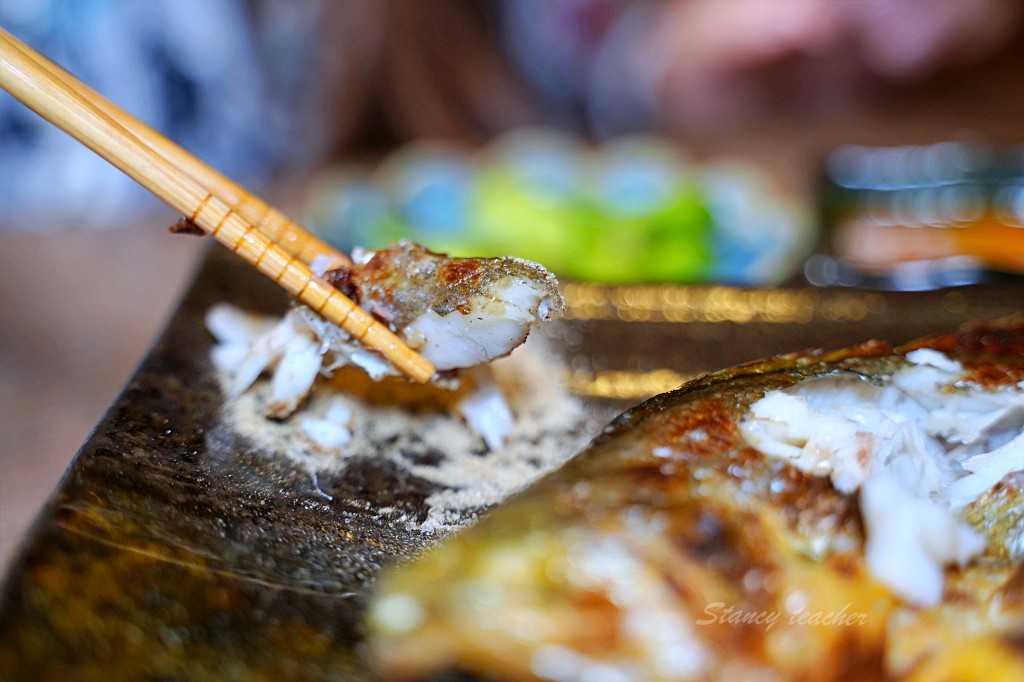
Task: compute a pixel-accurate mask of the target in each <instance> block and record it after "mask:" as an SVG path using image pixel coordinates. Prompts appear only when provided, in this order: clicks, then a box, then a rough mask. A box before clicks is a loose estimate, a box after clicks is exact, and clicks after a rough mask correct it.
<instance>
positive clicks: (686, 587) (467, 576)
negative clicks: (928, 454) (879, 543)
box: [367, 320, 1024, 682]
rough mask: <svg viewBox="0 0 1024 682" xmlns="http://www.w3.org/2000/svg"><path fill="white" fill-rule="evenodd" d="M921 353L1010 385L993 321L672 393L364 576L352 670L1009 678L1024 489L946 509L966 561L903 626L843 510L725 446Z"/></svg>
mask: <svg viewBox="0 0 1024 682" xmlns="http://www.w3.org/2000/svg"><path fill="white" fill-rule="evenodd" d="M923 347H928V348H934V349H937V350H940V351H942V352H944V353H946V354H947V355H949V356H950V357H952V358H954V359H956V360H959V361H960V362H962V363H963V364H964V366H965V368H966V369H967V372H968V379H969V380H972V381H976V382H978V383H981V384H983V385H986V386H991V387H995V386H1004V385H1010V384H1016V383H1017V382H1020V381H1021V380H1022V379H1024V321H1021V320H1014V321H1009V322H1006V323H1003V324H983V323H979V324H976V325H972V326H968V327H965V328H964V329H962V330H959V331H958V332H956V333H954V334H949V335H944V336H937V337H932V338H929V339H924V340H922V341H918V342H914V343H912V344H907V345H906V346H903V347H900V348H896V349H893V348H891V347H890V346H888V345H886V344H883V343H878V342H873V343H869V344H865V345H863V346H859V347H855V348H852V349H846V350H843V351H838V352H833V353H818V352H807V353H799V354H793V355H788V356H784V357H780V358H775V359H772V360H768V361H764V362H760V363H754V364H750V365H746V366H742V367H738V368H734V369H731V370H726V371H724V372H719V373H716V374H712V375H708V376H705V377H702V378H699V379H697V380H694V381H692V382H690V383H688V384H686V385H684V386H683V387H681V388H680V389H677V390H675V391H672V392H670V393H667V394H664V395H661V396H658V397H656V398H654V399H652V400H650V401H648V402H646V403H644V404H643V405H641V406H639V407H637V408H635V409H633V410H631V411H629V412H627V413H625V414H624V415H622V416H621V417H620V418H618V419H617V420H616V421H615V422H613V424H612V425H611V426H610V427H609V428H608V429H607V430H606V432H605V433H604V434H602V436H600V437H599V438H598V439H596V440H595V442H594V443H593V444H592V445H591V446H590V447H589V448H588V449H587V450H585V451H584V452H582V453H581V454H580V455H578V456H577V457H575V458H574V459H573V460H571V461H570V462H569V463H568V464H567V465H566V466H565V467H563V468H562V469H561V470H559V471H557V472H555V473H553V474H552V475H550V476H548V477H547V478H545V479H543V480H542V481H540V482H539V483H538V484H537V485H535V486H533V487H532V488H530V489H529V490H528V491H525V492H524V493H523V494H521V495H519V496H518V497H517V498H515V499H514V500H513V501H511V502H510V503H508V504H506V505H505V506H503V507H501V508H499V509H497V510H495V511H494V512H492V513H491V514H489V515H488V516H486V517H485V518H484V519H483V520H482V521H481V522H480V523H479V524H477V525H476V526H474V527H473V528H471V529H469V530H468V531H466V532H465V533H463V534H461V535H460V536H458V537H456V538H455V539H454V540H452V541H450V542H448V543H447V544H445V545H443V546H441V547H439V548H438V549H436V550H434V551H432V552H429V553H427V554H426V555H424V556H423V557H422V558H420V559H419V560H417V561H415V562H414V563H412V564H410V565H408V566H405V567H399V568H398V569H397V570H394V571H392V572H390V573H389V574H387V575H385V576H384V577H383V578H382V580H381V582H380V583H379V586H378V591H377V593H376V596H375V598H374V600H373V602H372V603H371V605H370V609H369V612H368V628H369V632H370V637H369V640H368V645H367V651H368V655H369V656H370V658H371V660H373V661H374V664H375V665H376V666H377V669H378V670H380V671H381V674H382V675H383V676H384V677H386V678H387V679H397V678H402V677H406V678H412V679H415V678H417V677H421V676H424V675H428V674H432V673H436V672H437V671H441V670H447V669H457V670H468V671H471V672H474V673H476V674H478V675H480V676H482V677H483V678H485V679H498V680H505V679H509V680H523V679H527V680H528V679H538V680H546V679H553V680H580V679H610V680H619V679H623V680H624V679H636V680H652V681H655V682H656V681H660V680H686V679H708V680H718V679H722V680H725V679H730V680H731V679H744V678H749V679H754V678H756V679H787V680H788V679H795V680H803V679H807V680H811V679H814V680H879V679H901V680H937V679H943V680H947V679H954V680H967V679H985V680H999V679H1005V680H1011V679H1013V680H1017V679H1024V645H1022V644H1021V642H1022V641H1024V564H1022V559H1024V556H1022V555H1024V542H1022V541H1021V533H1022V531H1021V526H1022V523H1021V519H1022V518H1024V493H1022V488H1024V475H1019V474H1013V475H1010V476H1007V477H1006V478H1005V479H1004V480H1003V481H1002V482H1001V483H999V484H998V485H997V486H996V487H995V488H993V489H992V490H991V491H989V492H988V493H986V494H984V495H983V496H982V497H981V498H979V499H978V500H977V501H976V502H974V503H972V504H971V505H970V506H969V507H967V509H966V510H965V512H964V517H965V518H966V519H967V520H968V521H969V522H970V523H971V524H972V525H973V526H974V527H975V528H976V529H977V530H979V531H980V532H982V533H983V534H984V535H985V536H986V538H987V541H988V544H987V546H986V550H985V553H984V555H982V556H981V557H980V558H978V559H976V560H975V561H974V562H972V563H971V564H970V565H969V566H967V567H966V568H963V569H955V568H951V569H948V570H947V571H946V590H945V596H944V599H943V603H942V604H941V605H939V606H938V607H933V608H925V609H918V608H913V607H910V606H907V605H906V604H904V603H903V602H901V601H900V600H899V599H897V598H896V597H894V596H893V595H892V594H891V593H890V592H889V591H888V590H887V589H886V588H885V587H884V586H883V585H881V584H880V583H879V582H878V581H876V580H875V579H874V578H873V577H872V576H871V575H870V574H869V572H868V570H867V568H866V564H865V559H864V528H863V526H862V522H861V519H860V514H859V510H858V504H857V498H856V497H855V496H852V495H846V494H842V493H840V492H838V491H836V490H835V489H834V488H833V487H832V485H831V483H830V482H829V481H828V480H827V479H825V478H820V477H815V476H811V475H809V474H806V473H804V472H802V471H800V470H798V469H796V468H795V467H793V466H791V465H789V464H788V463H786V462H784V461H782V460H779V459H775V458H769V457H765V456H764V455H762V454H761V453H759V452H757V451H756V450H754V449H752V448H751V447H749V446H747V445H746V444H745V442H744V441H743V439H742V437H741V435H740V433H739V430H738V427H737V422H738V421H739V420H740V419H741V417H742V416H743V414H744V413H745V412H746V411H747V408H748V407H749V405H751V404H752V403H753V402H755V401H757V400H758V399H760V398H761V397H762V396H763V395H764V394H765V393H766V392H767V391H770V390H774V389H781V388H785V387H788V386H792V385H793V384H795V383H797V382H798V381H801V380H803V379H806V378H810V377H818V376H824V375H829V374H832V373H836V372H841V373H846V372H854V373H857V374H859V375H861V376H864V377H866V378H868V379H869V380H872V379H874V378H878V377H884V376H887V375H889V374H891V373H892V372H893V371H895V370H897V369H899V368H901V367H904V366H906V365H907V361H906V360H905V359H904V358H903V354H904V353H906V352H908V351H910V350H913V349H916V348H923Z"/></svg>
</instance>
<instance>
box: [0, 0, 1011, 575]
mask: <svg viewBox="0 0 1024 682" xmlns="http://www.w3.org/2000/svg"><path fill="white" fill-rule="evenodd" d="M0 26H3V27H4V28H5V29H6V30H8V31H10V32H11V33H13V34H14V35H15V36H17V37H18V38H20V39H21V40H24V41H25V42H27V43H29V44H30V45H32V46H33V47H35V48H36V49H38V50H40V51H42V52H43V53H45V54H46V55H48V56H49V57H51V58H52V59H54V60H55V61H57V62H58V63H60V64H62V65H63V66H65V67H66V68H67V69H69V70H70V71H71V72H72V73H74V74H75V75H76V76H78V77H79V78H81V79H82V80H84V81H85V82H86V83H88V84H89V85H91V86H92V87H93V88H95V89H96V90H98V91H100V92H101V93H103V94H105V95H106V96H107V97H109V98H110V99H112V100H114V101H115V102H116V103H118V104H120V105H121V106H122V107H124V108H126V109H127V110H129V111H131V112H132V113H134V114H135V115H136V116H138V117H139V118H141V119H143V120H144V121H146V122H148V123H149V124H150V125H152V126H154V127H156V128H158V129H159V130H161V131H162V132H164V133H165V134H167V135H168V136H170V137H171V138H173V139H175V140H177V141H178V142H180V143H182V144H183V145H184V146H186V147H188V148H189V149H191V150H192V151H193V152H195V153H196V154H198V155H199V156H201V157H202V158H204V159H205V160H207V161H208V162H210V163H211V164H212V165H214V166H216V167H218V168H219V169H221V170H222V171H224V172H225V173H227V174H228V175H230V176H231V177H233V178H235V179H237V180H239V181H241V182H243V184H246V185H247V186H249V187H250V188H252V189H254V190H256V191H257V192H259V193H261V194H262V195H263V196H265V197H267V198H268V199H270V200H271V201H272V202H274V203H275V204H276V205H278V206H280V207H281V208H283V209H285V210H286V211H287V212H289V213H290V214H292V215H293V216H295V217H297V218H301V219H302V221H303V222H304V223H305V224H306V225H307V226H308V227H311V228H313V229H316V230H318V231H319V232H320V233H321V234H323V235H325V236H326V237H328V238H330V239H333V240H335V241H337V242H338V243H339V244H340V245H342V246H345V247H349V246H352V245H354V244H360V245H364V246H376V245H380V244H382V243H385V242H387V241H391V240H393V239H395V238H398V237H400V236H403V235H411V236H414V237H416V238H417V239H420V240H421V241H423V242H424V243H425V244H427V245H428V246H431V247H434V248H437V249H444V250H450V251H452V252H454V253H474V254H480V255H487V254H488V253H514V254H517V255H522V256H525V257H530V258H534V259H536V260H539V261H541V262H543V263H545V264H546V265H548V266H549V267H551V268H553V269H555V270H556V271H557V272H558V273H559V274H560V275H562V276H565V277H569V278H579V279H586V280H593V281H602V282H608V283H621V282H678V283H682V284H703V283H714V282H720V283H728V284H737V285H743V286H771V285H777V284H781V283H787V282H794V281H801V280H802V278H805V277H809V278H810V279H811V280H812V281H814V279H815V278H817V279H818V280H820V283H828V284H854V285H861V284H865V283H866V284H872V285H877V284H879V283H881V284H883V285H892V286H903V287H904V288H907V287H909V288H915V287H916V288H920V287H925V286H937V285H949V284H958V283H964V282H967V281H974V280H975V279H977V278H978V277H979V276H981V275H982V274H984V273H986V272H988V271H1000V272H1019V271H1020V270H1021V269H1022V268H1021V262H1022V255H1021V254H1024V245H1022V243H1021V241H1020V240H1021V237H1020V235H1021V234H1024V230H1021V229H1020V227H1021V225H1022V224H1024V179H1022V178H1024V172H1022V170H1021V169H1022V168H1024V154H1022V153H1021V152H1020V148H1019V147H1018V146H1017V145H1018V144H1019V143H1021V142H1024V131H1022V129H1021V123H1020V122H1021V121H1022V120H1024V82H1022V78H1024V76H1022V75H1021V74H1024V36H1022V7H1021V5H1020V4H1019V3H1017V2H1015V1H1014V0H948V1H947V0H856V1H853V0H850V1H847V2H843V1H840V0H661V1H656V0H652V1H646V2H625V1H616V0H502V1H494V2H485V1H483V0H477V1H473V0H337V1H328V0H303V1H301V2H293V1H290V0H146V1H141V0H88V1H86V2H82V1H77V0H0ZM176 217H177V216H175V215H174V214H173V213H172V212H171V211H169V210H168V209H166V208H164V207H162V206H161V205H160V204H159V203H158V202H157V201H156V200H154V199H152V198H150V197H149V196H148V195H146V193H145V192H144V191H142V190H141V189H139V188H138V187H136V186H135V185H134V184H133V183H132V182H131V181H129V180H128V179H127V178H125V177H124V176H122V175H121V174H120V173H119V172H117V171H116V170H114V169H112V168H110V167H109V166H107V164H106V163H105V162H103V161H101V160H100V159H99V158H98V157H95V156H94V155H93V154H92V153H91V152H89V151H88V150H87V149H85V148H84V147H82V146H81V145H80V144H78V143H76V142H74V141H73V140H71V139H70V138H68V137H67V136H66V135H64V134H63V133H61V132H59V131H58V130H56V129H55V128H54V127H53V126H51V125H49V124H47V123H45V122H44V121H42V120H41V119H39V118H38V117H37V116H36V115H35V114H33V113H32V112H30V111H28V110H27V109H26V108H25V107H23V106H22V105H21V104H20V103H18V102H16V101H15V100H14V99H13V98H12V97H10V96H8V95H6V94H5V93H0V292H2V294H3V295H2V296H0V567H3V566H5V565H6V562H7V561H9V559H10V558H11V556H12V554H13V552H14V550H15V548H16V546H17V543H18V542H19V540H20V538H21V537H22V535H23V533H24V531H25V529H26V527H27V525H28V524H29V523H30V521H31V519H32V517H33V516H34V515H35V513H36V512H37V510H38V508H39V506H40V505H41V504H42V502H43V500H44V499H45V498H46V496H47V495H49V494H50V493H51V492H52V490H53V489H54V487H55V486H56V484H57V482H58V480H59V477H60V475H61V474H62V472H63V471H64V469H65V468H66V466H67V465H68V463H69V462H70V461H71V458H72V457H73V456H74V454H75V452H76V451H77V449H78V447H79V446H80V445H81V444H82V443H83V442H84V441H85V439H86V438H87V436H88V433H89V430H90V429H91V428H92V427H93V426H94V424H95V423H96V422H97V420H98V419H99V418H100V417H101V416H102V414H103V411H104V410H105V409H106V407H107V406H108V405H109V404H110V403H111V402H112V400H113V399H114V397H115V396H116V394H117V392H118V391H119V389H120V388H121V387H122V385H123V384H124V383H125V381H126V380H127V379H128V377H129V376H130V375H131V372H132V370H133V368H134V367H135V366H136V364H137V363H138V362H139V361H140V360H141V359H142V357H143V356H144V355H145V353H146V351H147V349H148V347H149V346H150V344H151V343H152V342H153V340H154V339H155V337H156V335H157V334H158V332H159V329H160V328H161V326H162V325H163V324H164V322H165V321H166V320H167V319H168V317H169V315H170V314H171V312H172V311H173V308H174V305H175V302H176V301H177V300H178V298H179V297H180V295H181V292H182V291H183V289H184V288H185V287H186V286H187V283H188V281H189V278H190V276H191V273H192V272H193V271H194V269H195V267H196V265H197V263H198V261H199V259H201V257H202V255H203V253H204V251H205V250H206V249H207V248H208V244H207V243H206V241H205V240H203V239H198V238H192V237H189V236H183V235H171V234H169V233H168V231H167V229H166V228H167V226H169V225H170V224H172V223H173V222H174V221H175V219H176ZM951 225H952V226H956V227H960V228H965V229H963V230H959V231H956V234H972V235H975V238H974V239H973V240H960V241H957V242H956V243H954V244H952V245H950V244H948V243H947V242H948V239H947V237H948V235H949V234H953V233H954V232H953V231H950V230H948V229H945V228H948V227H949V226H951ZM908 228H909V229H908ZM966 228H970V230H968V229H966ZM837 235H838V236H837ZM908 235H909V236H908ZM922 235H923V238H922ZM965 251H969V252H968V253H965ZM1007 254H1009V255H1007ZM816 258H817V260H815V259H816ZM822 258H825V260H822ZM808 262H810V263H812V264H815V266H814V267H813V268H811V269H807V268H806V267H805V264H806V263H808ZM936 263H939V264H941V266H940V267H939V266H935V265H934V264H936ZM922 264H923V265H922ZM894 273H895V274H894Z"/></svg>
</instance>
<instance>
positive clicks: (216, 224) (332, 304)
mask: <svg viewBox="0 0 1024 682" xmlns="http://www.w3.org/2000/svg"><path fill="white" fill-rule="evenodd" d="M26 50H27V48H25V47H24V46H22V44H21V43H20V41H18V40H17V39H16V38H14V37H13V36H11V35H10V34H9V33H7V32H6V31H4V30H2V29H0V87H3V88H4V89H5V90H7V91H8V92H10V93H11V94H12V95H14V96H15V97H16V98H17V99H19V100H21V101H22V102H23V103H24V104H25V105H27V106H28V107H29V108H30V109H32V110H34V111H35V112H36V113H38V114H39V115H41V116H42V117H43V118H45V119H47V120H48V121H50V122H51V123H53V124H54V125H56V126H57V127H59V128H61V129H62V130H64V131H65V132H67V133H69V134H70V135H71V136H72V137H74V138H75V139H77V140H78V141H79V142H82V143H83V144H84V145H86V146H87V147H89V148H90V149H92V150H93V151H95V152H96V153H97V154H99V155H100V156H102V157H103V158H104V159H106V160H107V161H109V162H110V163H111V164H113V165H114V166H116V167H117V168H119V169H120V170H121V171H123V172H124V173H126V174H127V175H128V176H129V177H131V178H132V179H134V180H135V181H136V182H138V183H139V184H141V185H142V186H143V187H145V188H146V189H148V190H149V191H150V192H152V193H153V194H155V195H156V196H157V197H158V198H160V199H161V200H162V201H163V202H164V203H166V204H167V205H168V206H170V207H171V208H173V209H175V210H176V211H178V212H180V213H182V214H184V215H186V216H188V217H189V219H190V220H191V221H192V222H193V223H195V224H196V225H198V226H199V227H200V228H202V229H203V230H204V231H205V232H207V233H208V234H210V235H212V236H213V237H214V238H215V239H216V240H217V241H219V242H220V243H221V244H224V245H225V246H227V247H228V248H229V249H231V251H232V252H234V253H236V254H238V255H239V256H240V257H241V258H242V259H243V260H245V261H246V262H247V263H249V264H250V265H252V266H253V267H255V268H256V269H257V270H259V271H260V272H262V273H263V274H264V275H266V276H268V277H270V278H271V279H273V280H274V281H275V282H277V283H278V284H279V285H280V286H281V287H282V288H284V289H285V291H287V292H288V293H289V294H291V295H292V296H295V297H296V298H297V299H298V300H299V301H301V302H302V303H303V304H305V305H307V306H308V307H310V308H312V309H313V310H314V311H316V312H317V313H319V314H320V315H322V316H323V317H325V318H327V319H328V320H330V321H331V322H333V323H334V324H337V325H338V326H340V327H341V328H342V329H344V330H345V331H346V332H348V333H349V334H350V335H351V336H352V337H353V338H355V339H356V340H358V341H359V342H360V343H362V344H363V345H365V346H367V347H368V348H372V349H374V350H376V351H377V352H379V353H381V354H382V355H383V356H384V357H386V358H387V359H388V360H389V361H390V362H391V363H392V364H393V365H394V366H395V367H396V368H397V369H399V370H400V371H401V372H403V373H404V374H406V375H407V376H409V377H410V378H412V379H414V380H416V381H419V382H426V381H429V380H430V378H431V377H432V376H433V375H434V367H433V365H432V364H431V363H430V362H429V361H428V360H426V358H424V357H423V356H421V355H419V354H418V353H416V352H415V351H413V350H412V349H410V348H409V347H408V346H406V345H405V343H403V342H402V340H401V339H399V338H398V337H397V336H395V335H394V334H393V333H392V332H391V331H390V330H389V329H388V328H387V327H385V326H384V325H383V324H381V323H380V322H378V321H377V320H376V319H374V318H373V317H372V316H371V315H369V314H368V313H366V311H364V310H363V309H361V308H360V307H359V306H358V305H356V303H355V302H354V301H352V300H351V299H349V298H348V297H347V296H345V295H344V294H342V293H341V292H340V291H338V290H337V289H335V288H334V287H332V286H331V285H330V284H328V283H327V282H325V281H324V280H323V279H322V278H320V277H317V276H316V275H314V274H313V272H312V271H311V270H310V269H309V266H308V265H307V264H306V263H304V262H302V260H300V259H299V258H298V257H296V256H294V255H291V254H289V253H288V252H287V251H285V250H284V249H283V248H282V247H281V246H279V245H278V244H276V243H275V242H274V241H272V240H271V239H269V238H268V237H267V236H266V235H264V234H262V233H261V232H260V231H259V230H258V229H256V227H254V226H253V225H252V223H250V222H249V221H247V220H246V219H245V218H243V217H242V215H241V214H240V212H239V211H238V210H236V209H235V208H232V206H231V205H230V204H229V203H228V202H226V201H224V199H222V198H220V197H218V196H215V194H214V193H213V192H211V191H210V190H208V189H207V188H206V187H204V186H203V185H201V184H200V183H199V182H198V181H196V180H195V179H194V178H193V177H192V176H191V175H190V174H189V173H187V172H185V171H184V170H182V169H180V168H178V167H177V166H176V165H174V164H172V163H171V162H170V161H169V160H167V159H166V158H164V157H163V156H162V155H161V154H159V153H158V152H156V151H154V150H153V149H152V148H151V147H149V145H147V144H146V143H145V142H143V141H142V140H140V139H139V138H138V137H137V136H136V135H135V134H133V133H132V132H130V131H129V130H127V129H126V128H125V127H123V126H122V125H121V124H119V123H118V122H117V121H115V120H113V119H112V118H111V117H110V116H108V115H107V114H106V113H105V112H104V111H102V110H101V109H100V108H99V107H98V106H96V105H94V104H93V103H92V101H91V98H90V99H87V98H86V97H85V96H84V95H83V94H82V93H81V92H79V91H76V90H75V89H74V88H72V87H69V86H68V85H67V84H66V83H65V82H64V81H63V80H62V79H61V78H58V77H56V76H54V75H53V73H52V72H51V69H44V68H42V67H41V66H39V65H38V64H37V62H36V59H34V58H32V57H30V56H29V54H28V53H27V52H26ZM39 59H43V60H45V57H42V56H40V57H39ZM53 68H56V67H53ZM97 97H98V95H97ZM111 106H113V105H111ZM300 230H301V228H300Z"/></svg>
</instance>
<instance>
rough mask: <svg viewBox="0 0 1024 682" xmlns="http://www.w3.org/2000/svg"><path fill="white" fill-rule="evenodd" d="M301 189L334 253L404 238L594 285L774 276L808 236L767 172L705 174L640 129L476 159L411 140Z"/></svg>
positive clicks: (310, 223)
mask: <svg viewBox="0 0 1024 682" xmlns="http://www.w3.org/2000/svg"><path fill="white" fill-rule="evenodd" d="M309 195H310V198H309V201H308V205H307V215H306V216H305V218H306V221H307V227H309V228H310V229H313V230H314V231H316V232H317V233H318V234H320V235H321V236H323V237H324V238H325V239H327V240H329V241H331V242H332V243H334V244H336V245H337V246H338V247H339V248H343V249H346V250H350V249H352V248H353V247H356V246H360V247H364V248H379V247H382V246H385V245H387V244H389V243H392V242H394V241H395V240H397V239H399V238H403V237H406V238H410V239H413V240H416V241H418V242H420V243H423V244H424V245H426V246H427V247H429V248H431V249H433V250H435V251H442V252H446V253H450V254H452V255H455V256H497V255H514V256H519V257H522V258H527V259H529V260H533V261H537V262H539V263H541V264H543V265H544V266H545V267H547V268H549V269H551V270H552V271H554V272H555V273H556V274H558V275H559V276H561V277H564V278H568V279H576V280H585V281H591V282H603V283H613V284H624V283H658V282H677V283H705V282H722V283H730V284H740V285H763V284H771V283H777V282H778V281H781V280H782V279H784V278H785V277H788V276H789V275H791V274H793V272H795V269H796V268H798V267H799V265H800V263H802V259H803V257H804V256H805V255H806V253H804V251H805V249H807V248H809V245H810V244H812V243H813V239H812V238H808V236H809V235H811V232H812V229H811V228H812V222H811V221H810V220H809V218H808V215H809V213H810V212H809V211H808V210H800V207H799V206H797V207H794V203H793V202H788V203H787V202H785V201H780V200H779V199H778V198H777V196H776V193H774V192H773V191H772V190H771V188H770V183H769V182H768V181H767V178H766V176H765V175H764V173H762V172H760V171H759V170H757V169H753V168H752V167H750V166H749V165H742V164H735V163H733V164H719V165H718V166H711V167H708V168H707V169H706V168H705V167H703V166H698V165H697V164H694V163H692V162H689V161H688V160H687V159H685V158H684V156H683V155H682V154H681V153H680V152H679V150H678V149H677V148H676V147H675V146H674V145H672V143H670V142H669V141H667V140H664V139H661V138H654V137H646V136H643V137H641V136H636V137H628V138H621V139H619V140H615V141H611V142H608V143H606V144H603V145H600V146H596V147H588V146H586V145H584V144H583V143H582V142H580V141H579V140H578V139H576V138H575V137H573V136H571V135H568V134H565V133H560V132H556V131H550V130H524V131H516V132H514V133H511V134H509V135H506V136H504V137H502V138H499V139H498V140H496V141H495V142H494V143H493V144H492V145H490V146H489V147H487V148H486V149H484V150H481V151H479V152H477V153H475V154H470V153H467V152H465V151H462V150H460V149H457V148H454V147H451V146H448V145H445V144H443V143H438V142H419V143H416V144H411V145H408V146H406V147H403V148H401V149H399V150H397V151H396V152H394V153H393V154H392V155H390V156H389V157H388V158H387V159H385V161H384V162H383V163H382V164H381V165H380V166H379V167H378V168H377V169H376V171H374V172H372V173H369V172H366V171H359V170H357V169H343V170H340V171H339V170H337V169H335V170H332V171H330V172H328V173H325V174H324V175H323V176H321V177H320V178H319V179H318V181H317V182H315V183H314V184H313V185H312V187H311V190H310V193H309ZM764 216H773V217H774V219H773V220H765V218H764Z"/></svg>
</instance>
